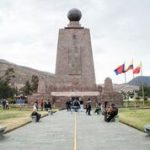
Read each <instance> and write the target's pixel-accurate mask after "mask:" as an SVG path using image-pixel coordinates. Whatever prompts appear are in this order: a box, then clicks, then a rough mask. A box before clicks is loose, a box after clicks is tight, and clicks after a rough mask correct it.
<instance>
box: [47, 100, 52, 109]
mask: <svg viewBox="0 0 150 150" xmlns="http://www.w3.org/2000/svg"><path fill="white" fill-rule="evenodd" d="M47 108H48V110H51V109H52V105H51V102H50V100H49V99H48V103H47Z"/></svg>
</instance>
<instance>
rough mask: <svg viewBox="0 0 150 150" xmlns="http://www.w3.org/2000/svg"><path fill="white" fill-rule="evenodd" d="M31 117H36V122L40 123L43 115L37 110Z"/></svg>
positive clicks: (34, 110)
mask: <svg viewBox="0 0 150 150" xmlns="http://www.w3.org/2000/svg"><path fill="white" fill-rule="evenodd" d="M31 116H32V117H33V116H36V122H39V120H40V118H41V114H39V113H38V112H37V109H36V108H34V109H33V112H32V114H31Z"/></svg>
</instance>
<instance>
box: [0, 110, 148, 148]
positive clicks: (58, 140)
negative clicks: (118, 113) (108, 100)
mask: <svg viewBox="0 0 150 150" xmlns="http://www.w3.org/2000/svg"><path fill="white" fill-rule="evenodd" d="M75 115H76V126H77V128H76V130H77V144H76V146H77V149H75V148H74V138H75V133H74V127H75ZM0 149H1V150H28V149H29V150H47V149H50V150H101V149H103V150H108V149H109V150H110V149H111V150H134V149H136V150H150V138H149V137H146V134H145V133H143V132H141V131H138V130H136V129H133V128H131V127H129V126H126V125H124V124H121V123H119V122H112V123H106V122H104V121H103V116H97V115H92V116H87V115H86V114H85V113H84V112H83V113H72V114H71V113H70V112H66V111H60V112H57V113H55V114H54V115H53V116H48V117H45V118H42V119H41V122H39V123H30V124H28V125H26V126H24V127H21V128H19V129H17V130H14V131H12V132H10V133H8V134H5V135H4V138H3V139H1V140H0Z"/></svg>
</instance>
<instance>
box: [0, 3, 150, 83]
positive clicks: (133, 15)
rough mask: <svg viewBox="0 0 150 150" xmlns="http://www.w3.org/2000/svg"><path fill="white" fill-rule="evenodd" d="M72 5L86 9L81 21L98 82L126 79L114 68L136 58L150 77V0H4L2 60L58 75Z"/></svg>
mask: <svg viewBox="0 0 150 150" xmlns="http://www.w3.org/2000/svg"><path fill="white" fill-rule="evenodd" d="M72 8H78V9H80V10H81V12H82V18H81V20H80V24H81V25H82V26H83V27H85V28H89V29H90V33H91V42H92V50H93V57H94V67H95V75H96V82H97V83H98V84H99V83H103V82H104V80H105V78H106V77H110V78H111V79H112V81H113V83H119V84H120V83H124V82H125V80H124V74H120V75H118V76H117V75H115V73H114V69H116V68H117V67H118V66H119V65H121V64H123V63H124V62H125V63H126V65H128V64H129V63H130V62H131V60H132V59H133V63H134V66H135V67H136V66H137V65H139V64H140V62H142V66H143V67H142V70H143V71H142V72H143V75H145V76H149V75H150V71H149V66H150V60H149V58H150V54H149V48H150V16H149V14H150V9H149V8H150V1H149V0H0V59H5V60H7V61H10V62H13V63H15V64H18V65H22V66H27V67H31V68H34V69H38V70H42V71H47V72H50V73H55V64H56V52H57V41H58V30H59V29H60V28H64V27H66V26H67V24H68V23H69V21H68V19H67V13H68V11H69V10H70V9H72ZM138 75H139V74H138ZM138 75H137V76H138ZM126 78H127V82H128V81H129V80H131V79H132V78H133V77H132V71H128V72H127V74H126Z"/></svg>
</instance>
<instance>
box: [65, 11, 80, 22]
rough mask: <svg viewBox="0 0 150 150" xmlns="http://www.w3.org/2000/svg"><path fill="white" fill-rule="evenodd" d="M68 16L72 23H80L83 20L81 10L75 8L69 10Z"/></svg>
mask: <svg viewBox="0 0 150 150" xmlns="http://www.w3.org/2000/svg"><path fill="white" fill-rule="evenodd" d="M67 16H68V19H69V20H70V21H79V20H80V19H81V16H82V14H81V11H80V10H79V9H76V8H73V9H71V10H69V12H68V14H67Z"/></svg>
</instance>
